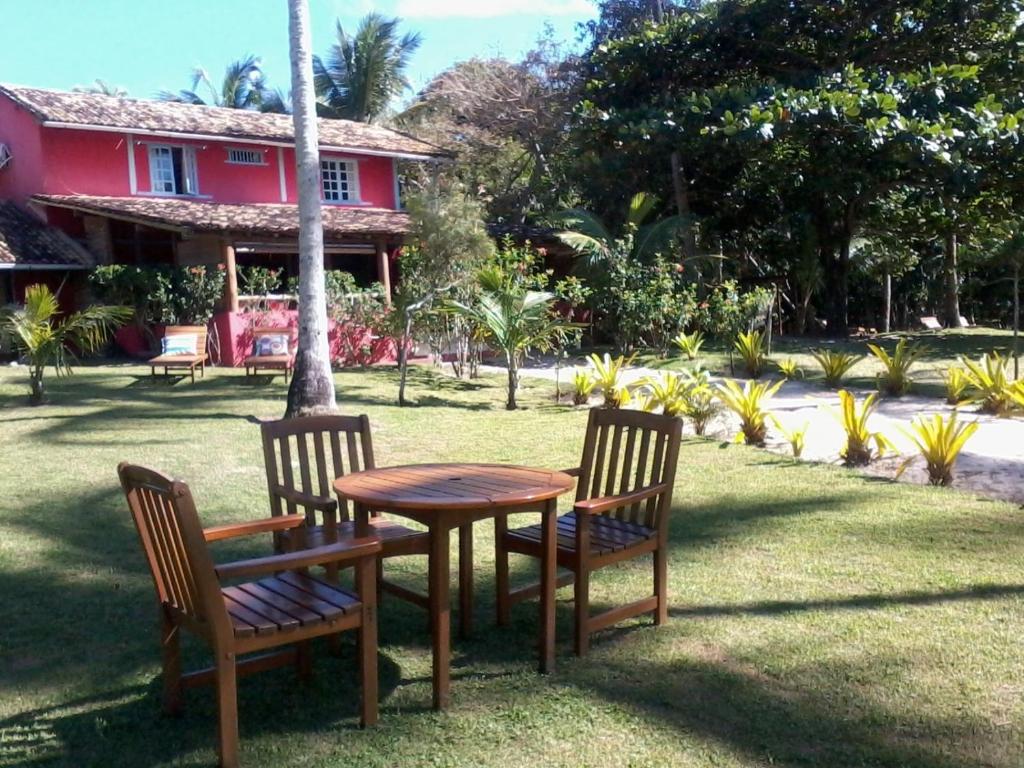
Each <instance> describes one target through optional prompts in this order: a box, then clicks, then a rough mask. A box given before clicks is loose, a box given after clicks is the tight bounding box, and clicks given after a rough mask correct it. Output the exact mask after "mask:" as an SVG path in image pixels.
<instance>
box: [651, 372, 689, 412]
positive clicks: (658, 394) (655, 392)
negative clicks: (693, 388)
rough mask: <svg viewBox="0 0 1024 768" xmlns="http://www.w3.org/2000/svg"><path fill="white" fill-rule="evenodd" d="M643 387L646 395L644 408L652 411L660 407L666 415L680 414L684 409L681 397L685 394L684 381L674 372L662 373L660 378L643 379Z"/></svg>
mask: <svg viewBox="0 0 1024 768" xmlns="http://www.w3.org/2000/svg"><path fill="white" fill-rule="evenodd" d="M643 387H644V390H645V393H646V395H647V401H646V403H645V407H644V410H648V411H653V410H654V409H656V408H661V412H662V413H664V414H665V415H666V416H681V415H682V414H683V411H684V402H683V398H684V397H685V395H686V382H685V380H684V379H683V377H682V376H679V375H678V374H675V373H663V374H662V375H661V378H658V379H652V378H648V379H645V380H644V382H643Z"/></svg>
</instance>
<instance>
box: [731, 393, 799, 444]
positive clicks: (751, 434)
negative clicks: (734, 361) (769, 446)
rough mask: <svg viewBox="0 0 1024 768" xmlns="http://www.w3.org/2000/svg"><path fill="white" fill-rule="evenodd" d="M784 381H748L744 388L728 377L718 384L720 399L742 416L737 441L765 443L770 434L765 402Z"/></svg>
mask: <svg viewBox="0 0 1024 768" xmlns="http://www.w3.org/2000/svg"><path fill="white" fill-rule="evenodd" d="M782 384H783V382H781V381H780V382H777V383H775V384H772V383H771V382H770V381H765V382H756V381H748V382H747V383H746V384H745V385H744V386H743V387H742V388H740V385H739V384H737V383H736V382H735V381H733V380H732V379H726V380H725V382H724V383H723V384H720V385H718V399H719V400H721V401H722V404H723V405H724V406H725V407H726V408H728V409H729V410H730V411H732V412H733V413H735V414H736V415H737V416H739V417H740V431H739V434H737V435H736V441H737V442H745V443H747V444H748V445H761V446H763V445H764V440H765V437H767V436H768V424H767V421H768V416H769V413H768V411H767V410H766V409H765V407H764V404H765V402H766V401H768V400H770V399H771V398H772V396H774V395H775V393H776V392H778V391H779V388H780V387H781V386H782Z"/></svg>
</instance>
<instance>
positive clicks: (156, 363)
mask: <svg viewBox="0 0 1024 768" xmlns="http://www.w3.org/2000/svg"><path fill="white" fill-rule="evenodd" d="M187 335H194V336H195V337H196V354H194V355H163V354H161V355H158V356H156V357H154V358H152V359H151V360H150V361H149V374H150V376H154V377H155V376H156V369H157V368H163V369H164V374H163V375H164V376H170V374H171V371H183V372H185V373H187V374H189V375H190V376H191V377H192V383H193V384H195V383H196V368H198V369H199V376H200V378H202V377H203V376H204V375H205V374H206V361H207V360H209V357H210V356H209V355H207V354H206V326H205V325H169V326H167V329H166V330H165V331H164V337H165V338H171V337H173V336H187Z"/></svg>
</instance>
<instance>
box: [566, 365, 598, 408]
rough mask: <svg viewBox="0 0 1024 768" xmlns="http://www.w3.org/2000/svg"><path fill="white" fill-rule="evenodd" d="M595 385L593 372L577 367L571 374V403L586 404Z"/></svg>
mask: <svg viewBox="0 0 1024 768" xmlns="http://www.w3.org/2000/svg"><path fill="white" fill-rule="evenodd" d="M595 386H597V381H596V380H595V379H594V376H593V374H592V373H591V372H590V371H588V370H586V369H585V368H577V369H576V370H575V371H573V374H572V402H573V405H586V404H587V403H589V402H590V395H591V393H592V392H593V391H594V387H595Z"/></svg>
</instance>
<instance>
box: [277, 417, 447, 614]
mask: <svg viewBox="0 0 1024 768" xmlns="http://www.w3.org/2000/svg"><path fill="white" fill-rule="evenodd" d="M260 430H261V432H262V435H263V459H264V463H265V464H266V470H267V486H268V490H269V492H270V512H271V514H272V515H274V516H275V517H278V516H281V515H285V514H288V515H294V514H296V513H297V512H302V513H303V514H304V515H305V516H306V520H307V524H306V526H305V527H303V528H301V529H295V530H287V531H281V532H280V533H278V534H277V535H276V539H277V548H278V551H288V550H292V549H295V548H297V547H318V546H323V545H324V544H328V543H330V542H333V541H349V540H351V539H352V538H353V537H354V536H355V523H354V521H353V520H352V519H351V516H350V515H349V510H348V505H347V504H343V505H342V506H341V514H340V517H339V514H338V511H339V506H338V502H337V500H336V499H334V498H332V496H331V494H332V493H333V488H332V485H333V482H334V480H335V479H336V478H339V477H341V476H342V475H344V474H345V473H346V472H358V471H359V470H361V469H374V468H375V466H376V465H375V464H374V460H373V440H372V438H371V436H370V420H369V419H368V418H367V417H366V416H307V417H302V418H297V419H284V420H281V421H271V422H264V423H263V424H261V425H260ZM318 512H319V513H320V519H319V521H318V520H317V513H318ZM370 524H371V525H372V526H373V529H374V533H375V535H376V536H377V537H378V538H379V539H380V541H381V546H382V550H381V558H382V559H383V558H388V557H398V556H402V555H429V553H430V534H429V533H427V532H426V531H418V530H414V529H412V528H407V527H406V526H404V525H401V524H399V523H395V522H392V521H389V520H386V519H385V518H384V517H382V516H381V515H380V514H379V513H376V514H373V515H372V516H371V518H370ZM330 575H332V576H333V574H330ZM383 575H384V574H383V563H378V571H377V587H378V589H380V590H383V591H386V592H389V593H391V594H392V595H395V596H396V597H399V598H401V599H403V600H406V601H408V602H411V603H413V604H415V605H418V606H420V607H421V608H424V609H426V608H428V607H429V604H430V603H429V599H428V597H427V595H424V594H421V593H419V592H414V591H412V590H410V589H406V588H405V587H402V586H401V585H399V584H395V583H393V582H389V581H385V580H384V578H383Z"/></svg>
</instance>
